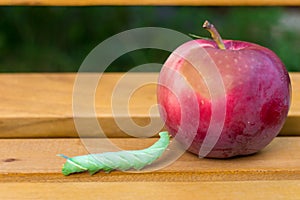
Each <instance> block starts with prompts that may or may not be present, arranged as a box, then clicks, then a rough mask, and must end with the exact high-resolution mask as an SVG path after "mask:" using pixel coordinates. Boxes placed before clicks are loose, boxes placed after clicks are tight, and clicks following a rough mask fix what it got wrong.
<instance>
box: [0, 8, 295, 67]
mask: <svg viewBox="0 0 300 200" xmlns="http://www.w3.org/2000/svg"><path fill="white" fill-rule="evenodd" d="M205 19H208V20H210V21H211V22H212V23H214V24H215V26H216V27H217V28H218V30H219V32H220V33H221V35H222V37H223V38H227V39H236V40H245V41H250V42H255V43H258V44H260V45H263V46H266V47H268V48H270V49H272V50H273V51H274V52H275V53H277V54H278V56H279V57H280V58H281V59H282V61H283V62H284V64H285V65H286V67H287V69H288V70H289V71H300V49H299V47H300V7H131V6H130V7H127V6H125V7H123V6H122V7H0V52H1V54H0V72H75V71H77V70H78V68H79V67H80V64H81V63H82V61H83V60H84V58H85V56H86V55H87V54H88V53H89V52H90V51H91V50H92V49H93V48H94V47H95V46H97V45H98V44H99V43H100V42H102V41H103V40H105V39H107V38H108V37H110V36H112V35H114V34H117V33H119V32H121V31H125V30H128V29H132V28H138V27H144V26H156V27H164V28H170V29H174V30H177V31H180V32H182V33H186V34H189V33H193V34H196V35H201V36H204V37H209V34H208V32H206V31H205V30H203V29H202V28H201V26H202V23H203V22H204V20H205ZM168 55H169V52H164V51H160V50H154V49H144V50H138V51H134V52H131V53H128V54H126V55H124V56H121V57H120V58H119V59H117V60H116V61H115V62H113V63H112V64H111V66H110V67H109V68H108V69H107V71H128V70H129V69H130V68H132V67H134V66H137V65H141V64H144V63H150V62H158V63H163V62H164V60H165V59H166V58H167V57H168Z"/></svg>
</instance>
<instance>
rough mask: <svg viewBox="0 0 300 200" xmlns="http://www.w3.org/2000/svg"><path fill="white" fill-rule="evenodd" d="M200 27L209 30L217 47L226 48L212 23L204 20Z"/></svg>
mask: <svg viewBox="0 0 300 200" xmlns="http://www.w3.org/2000/svg"><path fill="white" fill-rule="evenodd" d="M202 27H203V28H205V29H206V30H207V31H208V32H210V35H211V37H212V39H213V40H214V41H215V42H216V43H217V45H218V47H219V49H226V47H225V45H224V43H223V40H222V38H221V36H220V34H219V32H218V31H217V29H216V28H215V26H214V25H213V24H211V23H210V22H209V21H207V20H206V21H205V22H204V24H203V26H202Z"/></svg>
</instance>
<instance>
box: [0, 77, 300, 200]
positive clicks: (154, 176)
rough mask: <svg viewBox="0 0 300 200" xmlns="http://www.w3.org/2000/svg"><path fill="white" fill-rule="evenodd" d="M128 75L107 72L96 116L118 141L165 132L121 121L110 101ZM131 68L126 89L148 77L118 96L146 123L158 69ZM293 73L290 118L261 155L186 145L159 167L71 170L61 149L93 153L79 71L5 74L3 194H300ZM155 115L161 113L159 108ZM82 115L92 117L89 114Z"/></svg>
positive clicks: (299, 111)
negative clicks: (201, 150) (200, 151)
mask: <svg viewBox="0 0 300 200" xmlns="http://www.w3.org/2000/svg"><path fill="white" fill-rule="evenodd" d="M123 75H124V74H121V73H107V74H104V75H103V76H102V78H101V81H100V82H99V85H98V87H97V90H96V91H95V99H96V104H95V110H96V118H97V120H98V121H99V122H100V125H101V127H103V130H104V132H105V134H106V136H107V137H108V138H109V140H110V141H111V142H112V143H114V144H115V145H117V146H118V147H120V148H122V149H133V148H134V149H141V148H145V147H147V146H149V145H151V144H153V143H154V142H155V141H156V140H157V139H158V138H157V137H152V138H132V137H130V136H128V135H127V134H125V133H123V132H122V130H120V129H119V128H118V126H117V125H116V123H115V121H114V117H113V113H112V105H111V103H110V102H111V97H112V93H113V91H114V88H115V85H116V83H118V81H119V80H120V78H122V77H123ZM84 76H87V77H89V76H90V77H93V76H99V74H84ZM127 76H128V77H129V78H128V79H126V81H125V82H122V84H121V85H119V86H118V87H120V89H121V90H123V89H126V88H129V87H132V86H133V85H134V82H136V81H137V80H139V79H141V80H145V81H147V83H149V84H148V85H145V86H143V87H140V88H138V89H137V90H136V92H135V93H133V95H132V96H131V98H130V99H129V100H128V99H127V97H125V96H124V99H119V101H118V102H117V103H119V104H120V105H119V106H121V105H122V103H124V102H128V104H127V105H126V106H128V107H129V110H130V117H132V118H133V119H134V121H136V122H137V123H138V124H140V125H146V124H147V123H149V108H151V106H152V105H153V104H155V102H156V96H155V90H156V86H155V84H154V83H155V82H156V80H157V77H158V74H157V73H142V74H139V73H131V74H128V75H127ZM290 76H291V80H292V90H293V96H292V105H291V110H290V112H289V115H288V119H287V121H286V124H285V126H284V128H283V129H282V131H281V133H280V135H279V136H278V137H276V138H275V139H274V141H272V143H271V144H270V145H268V146H267V147H266V148H265V149H263V150H262V151H261V152H259V153H257V154H255V155H252V156H247V157H239V158H234V159H228V160H218V159H199V158H198V157H196V156H194V155H192V154H190V153H184V154H183V155H182V156H181V157H180V158H179V159H178V160H176V161H175V162H171V163H170V164H169V165H168V166H166V167H164V168H162V169H159V170H156V171H152V172H147V173H146V172H143V173H131V172H119V171H113V172H111V173H109V174H107V173H103V172H100V173H97V174H95V175H93V176H90V175H89V174H87V173H81V174H74V175H71V176H67V177H66V176H63V175H62V174H61V167H62V164H63V163H64V159H62V158H59V157H57V156H56V154H59V153H63V154H66V155H68V156H75V155H81V154H87V153H88V150H87V149H86V147H85V146H84V145H83V143H82V138H81V139H80V138H79V137H78V134H77V132H76V129H75V125H74V121H73V113H72V91H73V86H74V81H75V78H76V74H72V73H67V74H49V73H45V74H0V93H1V94H2V95H1V97H0V106H1V110H0V199H71V198H72V199H145V200H147V199H193V198H197V199H300V151H299V149H300V137H299V136H300V74H298V73H290ZM151 116H152V117H153V118H154V119H159V114H158V112H157V111H156V110H154V111H153V112H152V113H151ZM77 117H83V118H85V119H87V120H90V119H92V116H89V115H84V114H83V116H77ZM117 117H122V116H118V114H117ZM123 117H124V116H123ZM133 131H134V130H133ZM87 137H88V138H86V139H85V140H88V141H91V142H93V141H95V142H99V141H101V140H105V138H94V137H95V134H93V133H91V134H90V135H87Z"/></svg>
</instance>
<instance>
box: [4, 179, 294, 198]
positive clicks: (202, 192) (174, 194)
mask: <svg viewBox="0 0 300 200" xmlns="http://www.w3.org/2000/svg"><path fill="white" fill-rule="evenodd" d="M299 196H300V181H299V180H295V181H288V180H283V181H234V182H225V181H223V182H192V183H191V182H180V183H178V182H167V183H166V182H130V183H127V182H122V183H120V182H113V183H107V182H106V183H103V182H92V183H91V182H71V183H58V182H57V183H0V198H1V199H23V198H24V197H26V198H28V199H40V198H41V197H42V198H43V199H74V197H76V199H90V200H92V199H117V200H120V199H136V198H137V197H138V198H142V199H144V200H153V199H158V200H159V199H203V200H205V199H209V200H211V199H223V200H232V199H245V200H248V199H298V198H299Z"/></svg>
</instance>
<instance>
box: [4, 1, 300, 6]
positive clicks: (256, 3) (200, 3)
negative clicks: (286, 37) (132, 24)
mask: <svg viewBox="0 0 300 200" xmlns="http://www.w3.org/2000/svg"><path fill="white" fill-rule="evenodd" d="M0 5H31V6H32V5H34V6H96V5H120V6H124V5H154V6H157V5H161V6H162V5H168V6H238V5H244V6H271V5H274V6H279V5H281V6H296V5H300V1H299V0H290V1H281V0H261V1H259V0H242V1H241V0H225V1H224V0H215V1H205V0H161V1H153V0H143V1H138V0H132V1H126V0H109V1H108V0H86V1H80V0H73V1H71V0H52V1H50V0H1V1H0Z"/></svg>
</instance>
